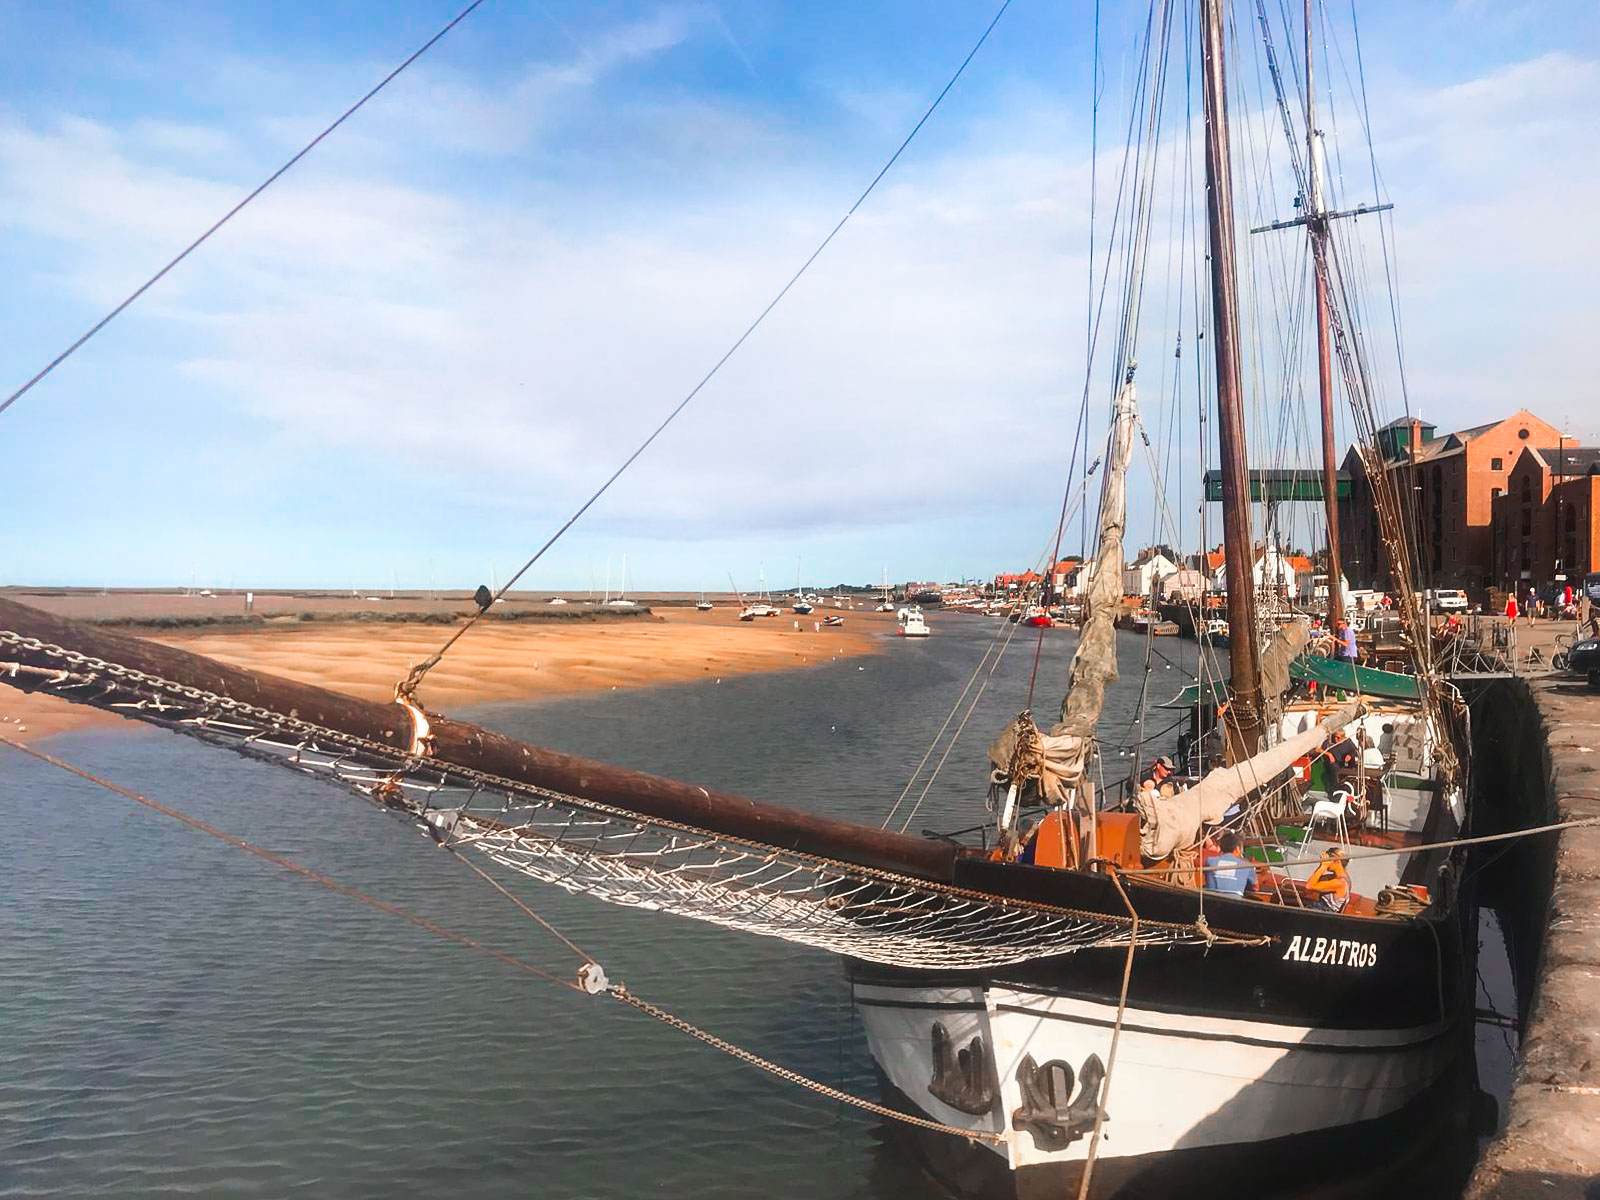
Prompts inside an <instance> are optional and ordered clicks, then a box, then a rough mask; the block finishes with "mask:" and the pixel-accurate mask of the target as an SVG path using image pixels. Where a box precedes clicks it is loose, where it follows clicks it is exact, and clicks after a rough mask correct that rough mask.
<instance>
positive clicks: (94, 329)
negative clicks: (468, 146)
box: [0, 0, 484, 413]
mask: <svg viewBox="0 0 1600 1200" xmlns="http://www.w3.org/2000/svg"><path fill="white" fill-rule="evenodd" d="M483 2H484V0H472V3H471V4H469V5H467V6H466V7H465V8H464V9H462V10H461V11H460V12H458V13H457V14H456V15H455V16H454V17H452V18H451V19H450V21H449V22H448V23H447V24H446V25H445V26H444V28H442V29H440V30H439V32H438V33H436V34H434V35H433V36H432V37H431V38H429V39H428V40H427V41H425V42H423V43H422V45H420V46H418V47H417V48H416V49H415V50H414V51H412V52H411V55H410V56H409V57H408V58H407V59H406V60H405V61H404V62H402V63H401V64H400V65H399V66H398V67H396V68H395V69H394V70H392V71H390V72H389V73H388V74H387V75H385V76H384V77H383V78H382V79H380V80H379V81H378V82H377V83H376V84H375V85H374V86H373V87H372V89H371V90H370V91H368V92H367V94H366V95H364V96H362V97H361V99H359V100H357V101H356V102H355V103H354V104H352V105H351V106H350V107H349V108H347V109H345V110H344V112H342V113H340V114H339V118H338V120H336V121H334V123H333V124H332V125H329V126H328V127H327V128H326V129H324V130H323V131H322V132H321V133H319V134H317V136H316V137H314V138H312V139H311V140H310V141H309V142H307V143H306V144H305V145H304V146H302V147H301V148H300V150H299V151H298V152H297V153H296V154H295V156H294V157H293V158H291V159H290V160H289V161H288V162H286V163H284V164H283V166H281V167H279V168H278V169H277V170H276V171H274V172H273V173H272V174H271V175H268V176H267V177H266V179H264V180H263V181H262V182H261V183H260V184H259V185H257V187H256V189H255V190H254V191H252V192H251V193H250V194H249V195H248V196H246V197H245V198H244V199H243V200H241V201H239V203H237V204H235V205H234V206H233V207H232V208H230V209H229V210H228V211H227V212H225V213H223V214H222V216H221V217H220V218H219V219H218V220H217V222H216V223H215V224H214V225H212V226H211V228H209V229H207V230H206V231H205V232H204V233H202V234H201V235H200V236H199V237H197V238H195V240H194V241H192V242H190V243H189V244H188V245H187V246H185V247H184V248H183V250H182V251H180V252H179V254H178V256H177V257H176V258H174V259H172V261H170V262H169V263H167V265H166V266H164V267H162V268H161V269H160V270H159V271H157V272H156V273H155V274H154V275H152V276H150V278H149V279H147V280H145V281H144V282H143V283H141V284H140V285H139V286H138V287H137V288H135V289H134V290H133V291H132V292H131V293H130V294H129V295H128V297H127V299H125V300H123V302H122V303H121V304H119V305H117V306H116V307H115V308H113V309H112V310H111V311H110V312H108V313H107V314H106V315H105V316H103V317H101V318H100V319H99V320H98V321H96V322H95V323H94V324H93V325H91V326H90V327H89V329H88V330H87V331H86V332H85V333H84V334H83V336H82V337H80V338H79V339H78V340H77V341H75V342H73V343H72V345H70V346H68V347H67V348H66V349H65V350H63V351H62V352H61V353H60V354H58V355H56V356H55V357H54V358H52V359H51V360H50V361H49V362H48V363H46V364H45V365H44V368H43V369H42V370H41V371H39V373H38V374H36V375H35V376H34V377H33V378H32V379H30V380H28V382H27V383H25V384H23V385H22V386H21V387H19V388H18V389H17V390H16V391H14V392H12V393H11V395H9V396H7V397H6V398H5V401H4V402H3V403H0V413H3V412H5V411H6V409H8V408H10V407H11V406H12V405H13V404H15V403H16V402H17V401H18V400H20V399H22V397H23V396H25V395H27V394H28V393H29V392H30V391H32V390H33V386H34V384H36V383H38V382H39V381H40V380H42V379H43V378H44V377H45V376H46V375H48V374H50V372H51V371H54V370H55V369H56V368H57V367H59V366H60V365H61V364H62V363H64V362H66V361H67V359H69V358H70V357H72V355H73V354H75V353H76V352H77V351H78V350H79V348H81V347H82V346H83V344H84V343H85V342H87V341H88V340H89V339H90V338H92V337H93V336H94V335H95V334H97V333H99V332H100V331H101V330H102V329H104V328H105V327H106V326H107V325H109V324H111V322H112V321H114V320H116V319H117V318H118V317H119V316H121V315H122V312H123V310H124V309H126V308H127V307H128V306H129V305H130V304H132V303H133V302H134V301H135V300H137V299H138V298H139V297H140V296H142V295H144V294H145V293H146V292H148V291H149V290H150V289H151V288H152V287H154V286H155V285H156V284H158V283H160V282H161V280H162V279H163V278H164V277H165V276H166V274H167V273H168V272H169V271H171V270H172V269H173V268H174V267H176V266H177V265H178V264H179V263H181V262H182V261H183V260H184V259H186V258H188V257H189V255H191V254H193V253H194V252H195V251H196V250H198V249H199V248H200V247H201V245H202V244H204V243H205V242H206V241H207V240H208V239H209V238H210V237H211V235H212V234H214V233H216V232H217V230H219V229H221V228H222V227H223V226H224V225H226V224H227V223H228V222H229V221H231V220H233V218H234V217H236V216H237V215H238V214H239V212H240V210H242V209H243V208H244V206H245V205H247V204H249V203H250V201H252V200H254V199H255V198H256V197H257V196H259V195H261V193H262V192H264V191H266V190H267V189H268V188H269V187H271V186H272V185H273V184H275V183H277V182H278V180H279V179H280V178H282V177H283V176H284V175H285V174H287V173H288V171H289V168H290V167H292V166H294V165H295V164H296V163H298V162H299V161H300V160H301V159H302V158H304V157H305V156H306V155H308V154H310V153H311V152H312V151H313V150H315V149H316V148H317V146H318V145H320V144H321V143H322V141H323V139H324V138H326V137H327V136H328V135H329V134H331V133H332V132H333V131H334V130H335V129H337V128H339V126H341V125H343V124H344V123H345V122H346V121H348V120H349V119H350V118H351V117H353V116H355V115H356V113H357V112H359V111H360V110H361V109H362V107H363V106H365V104H366V103H367V101H368V100H371V99H372V98H373V97H374V96H376V95H377V94H378V93H379V92H381V91H383V89H384V88H386V87H388V86H389V84H390V83H392V82H393V81H394V80H395V78H396V77H397V76H399V75H400V73H401V72H402V71H404V70H405V69H406V68H407V67H409V66H410V65H411V64H412V63H414V62H416V61H417V59H419V58H421V57H422V56H423V55H424V54H426V53H427V52H428V51H429V50H431V49H432V48H433V46H434V44H435V43H437V42H438V41H439V40H440V39H441V38H443V37H444V35H445V34H447V33H449V32H450V31H451V30H452V29H454V28H455V27H456V26H457V25H459V24H461V22H462V21H465V20H466V19H467V18H468V17H469V16H471V15H472V13H473V11H474V10H475V9H477V8H478V7H479V6H480V5H481V4H483Z"/></svg>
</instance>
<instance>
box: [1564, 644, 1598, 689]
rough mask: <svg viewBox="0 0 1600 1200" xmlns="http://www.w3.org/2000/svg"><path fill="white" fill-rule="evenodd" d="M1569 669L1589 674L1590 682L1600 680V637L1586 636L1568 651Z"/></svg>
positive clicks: (1581, 673)
mask: <svg viewBox="0 0 1600 1200" xmlns="http://www.w3.org/2000/svg"><path fill="white" fill-rule="evenodd" d="M1567 670H1569V671H1571V672H1573V673H1574V674H1576V675H1587V676H1588V677H1589V682H1590V683H1597V682H1600V679H1597V676H1600V638H1592V637H1591V638H1584V639H1583V640H1582V641H1581V642H1574V643H1573V646H1572V649H1571V650H1568V651H1567Z"/></svg>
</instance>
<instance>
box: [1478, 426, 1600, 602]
mask: <svg viewBox="0 0 1600 1200" xmlns="http://www.w3.org/2000/svg"><path fill="white" fill-rule="evenodd" d="M1597 517H1600V449H1593V448H1585V447H1581V446H1574V445H1571V444H1568V443H1567V442H1566V441H1565V440H1564V439H1562V440H1560V441H1558V442H1557V443H1555V444H1554V445H1550V446H1538V447H1535V446H1529V447H1527V448H1526V449H1524V450H1523V452H1522V453H1521V455H1519V456H1518V458H1517V462H1516V465H1515V466H1514V467H1512V469H1511V476H1510V479H1509V480H1508V483H1507V487H1506V490H1505V493H1504V494H1503V495H1500V496H1496V497H1495V500H1494V584H1495V586H1496V587H1499V588H1501V589H1503V590H1507V591H1509V590H1511V589H1512V588H1516V589H1517V590H1518V591H1523V590H1525V589H1526V588H1528V587H1529V586H1530V585H1532V586H1534V587H1536V588H1539V589H1541V590H1542V589H1544V588H1546V587H1549V586H1550V585H1552V584H1557V583H1572V584H1573V585H1574V586H1576V584H1577V583H1578V582H1579V581H1581V580H1582V578H1583V577H1584V576H1585V575H1586V574H1588V573H1590V572H1593V571H1600V519H1597ZM1562 576H1565V577H1566V578H1565V579H1562V578H1561V577H1562Z"/></svg>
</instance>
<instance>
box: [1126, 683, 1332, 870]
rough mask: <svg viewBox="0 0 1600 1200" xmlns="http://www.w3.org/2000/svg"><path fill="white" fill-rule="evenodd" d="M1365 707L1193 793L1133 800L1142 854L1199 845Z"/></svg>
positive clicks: (1220, 774)
mask: <svg viewBox="0 0 1600 1200" xmlns="http://www.w3.org/2000/svg"><path fill="white" fill-rule="evenodd" d="M1360 712H1361V705H1360V704H1359V703H1358V702H1354V701H1352V702H1351V703H1349V704H1346V705H1345V706H1344V707H1343V708H1341V709H1338V710H1337V711H1336V712H1334V713H1332V714H1330V715H1329V716H1328V718H1327V720H1325V721H1322V722H1321V723H1319V724H1317V725H1314V726H1312V727H1311V728H1310V729H1308V730H1306V731H1305V732H1304V733H1301V734H1297V735H1296V736H1294V737H1292V738H1290V739H1289V740H1288V741H1285V742H1279V743H1278V744H1277V745H1276V746H1274V747H1272V749H1270V750H1264V751H1262V752H1261V753H1260V754H1257V755H1256V756H1255V757H1253V758H1247V759H1245V760H1244V761H1243V762H1241V763H1234V764H1233V765H1232V766H1230V767H1218V768H1216V770H1214V771H1211V772H1209V773H1208V774H1207V775H1206V777H1205V778H1204V779H1202V780H1201V781H1200V782H1199V783H1197V784H1195V785H1194V786H1193V787H1191V788H1186V789H1184V790H1183V791H1181V792H1179V793H1178V794H1177V795H1176V796H1172V797H1170V798H1164V797H1160V796H1157V797H1153V798H1152V797H1151V796H1149V795H1148V794H1142V795H1138V796H1135V797H1134V807H1135V808H1136V809H1137V810H1138V812H1139V853H1141V854H1143V855H1144V856H1145V857H1146V858H1152V859H1159V858H1165V857H1167V855H1169V854H1171V853H1172V852H1173V851H1174V850H1180V849H1182V848H1183V847H1185V846H1192V845H1194V844H1195V843H1196V842H1198V841H1199V840H1200V827H1201V826H1202V825H1215V824H1217V823H1218V822H1220V821H1221V820H1222V818H1223V816H1224V814H1226V813H1227V811H1228V810H1229V809H1230V808H1232V807H1233V806H1234V805H1235V804H1237V803H1238V802H1239V801H1240V800H1243V799H1244V798H1245V797H1246V796H1248V795H1249V794H1250V793H1251V792H1254V791H1257V790H1259V789H1260V788H1263V787H1265V786H1266V785H1267V784H1268V783H1270V782H1271V781H1272V780H1273V779H1274V778H1276V777H1277V776H1279V775H1281V774H1283V772H1285V771H1287V770H1288V769H1289V767H1290V766H1291V765H1293V763H1294V761H1295V760H1296V759H1298V758H1304V757H1305V756H1306V755H1307V754H1310V753H1311V752H1312V751H1313V750H1315V749H1317V747H1319V746H1321V745H1322V743H1323V742H1324V741H1326V740H1327V738H1328V735H1329V734H1332V733H1336V732H1338V731H1339V730H1340V729H1343V728H1344V727H1345V726H1346V725H1348V724H1349V723H1350V722H1351V721H1353V720H1355V718H1356V717H1357V715H1359V714H1360Z"/></svg>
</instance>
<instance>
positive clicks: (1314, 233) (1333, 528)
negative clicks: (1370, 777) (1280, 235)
mask: <svg viewBox="0 0 1600 1200" xmlns="http://www.w3.org/2000/svg"><path fill="white" fill-rule="evenodd" d="M1305 7H1306V191H1307V193H1308V195H1307V196H1306V216H1307V220H1306V232H1307V233H1309V234H1310V235H1311V259H1312V262H1313V263H1314V264H1315V268H1316V276H1317V384H1318V391H1319V394H1320V395H1321V397H1322V499H1323V503H1324V504H1325V505H1326V507H1327V512H1328V518H1327V519H1328V628H1329V629H1330V630H1337V629H1338V628H1339V621H1340V620H1341V619H1342V618H1343V617H1344V563H1343V559H1342V558H1341V556H1340V554H1339V466H1338V463H1336V462H1335V461H1334V453H1335V451H1334V445H1333V358H1332V347H1331V344H1330V343H1331V339H1330V337H1329V334H1328V219H1327V215H1326V214H1327V206H1326V205H1325V204H1324V203H1323V198H1322V135H1321V134H1320V133H1319V132H1318V131H1317V121H1316V111H1317V109H1316V95H1315V92H1314V91H1313V90H1312V82H1311V80H1312V61H1313V60H1312V54H1313V50H1312V44H1311V0H1306V6H1305Z"/></svg>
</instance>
